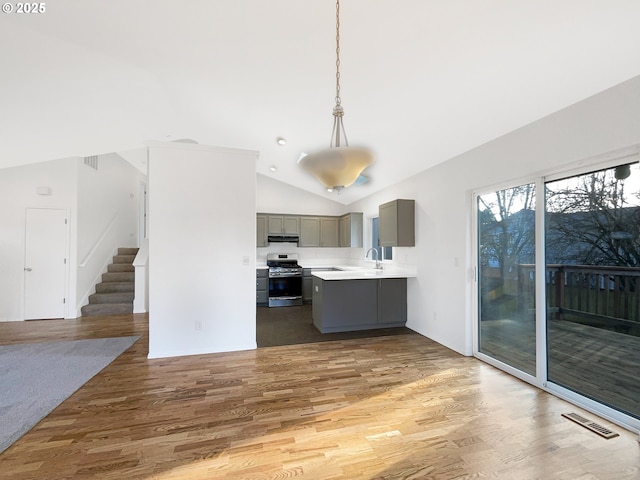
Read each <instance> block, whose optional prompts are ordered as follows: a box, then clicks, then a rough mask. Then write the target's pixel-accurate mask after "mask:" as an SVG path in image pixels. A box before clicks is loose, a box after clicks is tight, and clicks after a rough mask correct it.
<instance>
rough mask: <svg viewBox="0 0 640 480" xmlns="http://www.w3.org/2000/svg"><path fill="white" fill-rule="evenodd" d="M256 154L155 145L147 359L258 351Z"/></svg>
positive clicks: (151, 155) (151, 156)
mask: <svg viewBox="0 0 640 480" xmlns="http://www.w3.org/2000/svg"><path fill="white" fill-rule="evenodd" d="M256 159H257V153H256V152H252V151H247V150H235V149H229V148H220V147H208V146H203V145H193V144H183V143H156V142H154V143H151V144H150V145H149V190H148V192H149V194H148V195H149V282H150V284H149V357H150V358H155V357H166V356H177V355H190V354H198V353H212V352H222V351H232V350H245V349H254V348H256V303H255V278H256V277H255V275H256V273H255V255H256V251H255V245H256V221H255V215H256V170H255V168H256Z"/></svg>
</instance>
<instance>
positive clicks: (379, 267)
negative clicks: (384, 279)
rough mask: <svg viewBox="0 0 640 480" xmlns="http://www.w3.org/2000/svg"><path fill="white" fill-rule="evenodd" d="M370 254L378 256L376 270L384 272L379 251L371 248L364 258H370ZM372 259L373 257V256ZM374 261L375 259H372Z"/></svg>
mask: <svg viewBox="0 0 640 480" xmlns="http://www.w3.org/2000/svg"><path fill="white" fill-rule="evenodd" d="M369 252H373V253H375V254H376V269H377V270H382V264H381V263H380V260H379V259H378V250H377V249H375V248H373V247H371V248H370V249H369V250H367V253H366V254H365V256H364V258H369ZM371 257H373V254H372V255H371ZM372 260H373V258H372Z"/></svg>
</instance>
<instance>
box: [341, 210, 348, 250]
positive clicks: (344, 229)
mask: <svg viewBox="0 0 640 480" xmlns="http://www.w3.org/2000/svg"><path fill="white" fill-rule="evenodd" d="M340 246H341V247H350V246H351V215H344V216H343V217H340Z"/></svg>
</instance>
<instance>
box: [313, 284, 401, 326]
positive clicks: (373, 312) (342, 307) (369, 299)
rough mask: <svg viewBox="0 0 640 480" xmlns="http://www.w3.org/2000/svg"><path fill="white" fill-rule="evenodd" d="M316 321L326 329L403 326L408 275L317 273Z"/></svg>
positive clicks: (315, 293)
mask: <svg viewBox="0 0 640 480" xmlns="http://www.w3.org/2000/svg"><path fill="white" fill-rule="evenodd" d="M312 288H313V292H312V294H313V308H312V311H313V324H314V325H315V327H316V328H317V329H318V330H320V332H322V333H331V332H348V331H352V330H369V329H374V328H389V327H401V326H404V325H405V324H406V322H407V279H406V278H382V279H365V280H360V279H358V280H322V279H321V278H318V277H313V284H312Z"/></svg>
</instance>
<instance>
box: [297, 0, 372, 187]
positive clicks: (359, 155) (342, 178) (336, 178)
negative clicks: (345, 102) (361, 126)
mask: <svg viewBox="0 0 640 480" xmlns="http://www.w3.org/2000/svg"><path fill="white" fill-rule="evenodd" d="M335 100H336V105H335V107H333V130H332V131H331V142H330V143H329V148H327V149H325V150H321V151H319V152H315V153H311V154H309V155H306V156H305V157H303V158H301V159H300V160H299V161H298V163H299V164H300V166H301V167H302V168H303V169H304V170H306V171H307V172H309V173H311V174H312V175H313V176H314V177H316V179H318V181H319V182H320V183H322V184H323V185H324V186H325V187H326V188H327V189H329V190H335V191H337V192H338V193H340V191H341V190H342V189H343V188H346V187H348V186H350V185H352V184H353V183H354V182H355V181H356V179H357V178H358V177H359V176H360V174H361V173H362V171H363V170H364V169H365V168H367V167H368V166H369V165H371V164H372V163H373V154H372V153H371V151H370V150H368V149H366V148H360V147H350V146H349V142H348V140H347V134H346V132H345V129H344V125H343V123H342V117H343V116H344V108H343V107H342V99H341V98H340V0H337V2H336V98H335Z"/></svg>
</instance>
